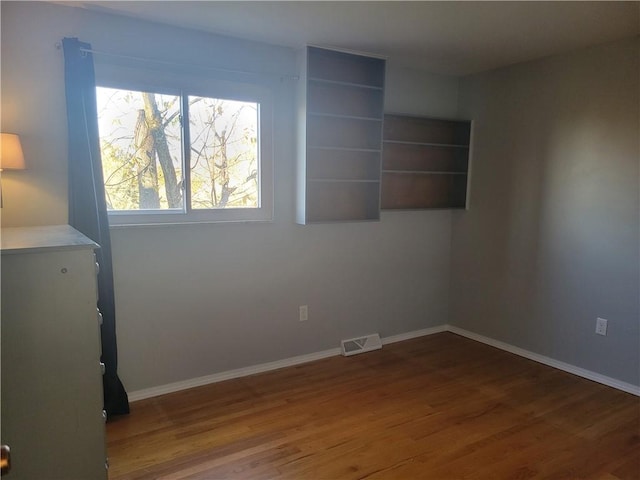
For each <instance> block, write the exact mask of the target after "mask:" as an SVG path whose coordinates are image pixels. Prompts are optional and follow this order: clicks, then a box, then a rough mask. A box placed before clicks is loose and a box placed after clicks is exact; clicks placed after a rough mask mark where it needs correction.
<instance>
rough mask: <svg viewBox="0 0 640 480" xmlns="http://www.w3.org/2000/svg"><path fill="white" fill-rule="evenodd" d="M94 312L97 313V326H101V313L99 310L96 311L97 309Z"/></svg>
mask: <svg viewBox="0 0 640 480" xmlns="http://www.w3.org/2000/svg"><path fill="white" fill-rule="evenodd" d="M96 311H97V312H98V313H97V316H98V325H99V326H102V322H103V318H102V312H101V311H100V310H98V309H97V308H96Z"/></svg>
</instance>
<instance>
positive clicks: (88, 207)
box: [62, 38, 129, 416]
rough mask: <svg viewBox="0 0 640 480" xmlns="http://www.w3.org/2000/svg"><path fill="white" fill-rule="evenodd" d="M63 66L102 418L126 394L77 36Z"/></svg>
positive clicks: (123, 405) (92, 117)
mask: <svg viewBox="0 0 640 480" xmlns="http://www.w3.org/2000/svg"><path fill="white" fill-rule="evenodd" d="M62 46H63V49H64V63H65V92H66V97H67V123H68V127H69V224H70V225H71V226H72V227H74V228H76V229H77V230H79V231H81V232H82V233H84V234H85V235H86V236H87V237H89V238H91V239H92V240H93V241H95V242H97V243H98V244H99V245H100V247H101V248H99V249H98V250H97V252H96V255H97V258H98V263H99V264H100V272H99V274H98V295H99V299H98V308H99V309H100V312H101V313H102V317H103V323H102V327H101V332H102V362H103V363H104V364H105V367H106V368H105V374H104V376H103V379H102V381H103V385H104V409H105V410H106V411H107V415H109V416H111V415H119V414H125V413H129V399H128V397H127V392H126V391H125V389H124V386H123V385H122V382H121V381H120V379H119V378H118V373H117V370H118V351H117V347H116V315H115V302H114V295H113V267H112V264H111V238H110V236H109V222H108V219H107V206H106V201H105V196H104V181H103V177H102V160H101V158H100V139H99V135H98V114H97V107H96V81H95V73H94V69H93V56H92V55H91V53H89V52H86V51H83V50H90V49H91V45H89V44H88V43H83V42H80V41H78V39H77V38H65V39H63V41H62Z"/></svg>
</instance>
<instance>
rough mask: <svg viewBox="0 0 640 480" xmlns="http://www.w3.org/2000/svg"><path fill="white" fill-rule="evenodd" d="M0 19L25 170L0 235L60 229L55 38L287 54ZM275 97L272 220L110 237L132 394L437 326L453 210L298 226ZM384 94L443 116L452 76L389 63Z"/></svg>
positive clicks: (209, 57)
mask: <svg viewBox="0 0 640 480" xmlns="http://www.w3.org/2000/svg"><path fill="white" fill-rule="evenodd" d="M1 8H2V57H1V58H2V112H3V115H2V129H3V131H14V132H16V133H19V134H21V135H22V137H23V142H24V150H25V155H26V157H27V162H28V163H29V170H28V171H26V172H18V173H15V174H13V175H7V176H6V178H3V181H4V180H6V182H5V185H6V190H5V208H4V209H3V211H2V215H3V217H2V223H3V225H4V226H15V225H38V224H53V223H66V221H67V214H66V202H67V197H66V168H67V166H66V135H67V132H66V116H65V115H66V114H65V106H64V85H63V59H62V53H61V52H60V51H59V50H56V49H55V48H54V44H55V43H56V42H59V41H60V40H61V39H62V37H64V36H77V37H79V38H80V39H81V40H83V41H87V42H90V43H91V44H92V46H93V48H94V49H96V50H104V51H110V52H115V53H127V54H130V55H139V56H144V57H160V58H166V59H169V60H171V59H174V60H176V61H180V62H182V63H201V64H209V65H217V66H226V67H231V68H240V69H250V70H257V71H270V72H273V71H276V72H284V73H293V72H294V69H295V52H294V51H293V50H289V49H285V48H279V47H274V46H268V45H263V44H256V43H251V42H245V41H241V40H234V39H230V38H224V37H218V36H213V35H208V34H204V33H198V32H194V31H188V30H180V29H176V28H171V27H166V26H160V25H156V24H152V23H146V22H139V21H135V20H132V19H126V18H119V17H115V16H110V15H106V14H100V13H91V12H87V11H82V10H79V9H72V8H69V7H63V6H56V5H50V4H38V3H27V2H18V3H14V2H2V4H1ZM96 60H97V61H100V59H99V57H96ZM99 69H100V67H99V66H98V70H99ZM274 88H275V91H274V94H275V99H276V102H275V103H276V111H275V142H274V144H275V152H274V153H275V155H274V158H275V220H274V222H273V223H268V224H235V225H229V224H225V225H221V224H218V225H191V226H187V225H182V226H165V227H137V228H136V227H130V228H120V229H114V230H112V241H113V255H114V271H115V283H116V302H117V316H118V343H119V354H120V373H121V377H122V379H123V382H124V383H125V385H126V387H127V388H128V389H129V390H130V391H136V390H140V389H145V388H150V387H154V386H160V385H164V384H167V383H172V382H177V381H182V380H188V379H191V378H195V377H199V376H204V375H209V374H213V373H217V372H222V371H225V370H229V369H234V368H240V367H245V366H250V365H254V364H258V363H263V362H268V361H273V360H278V359H283V358H287V357H291V356H295V355H301V354H307V353H313V352H316V351H321V350H325V349H329V348H335V347H337V346H339V340H340V339H342V338H347V337H351V336H355V335H360V334H366V333H372V332H379V333H380V334H381V335H382V336H389V335H394V334H399V333H404V332H410V331H413V330H417V329H422V328H427V327H430V326H436V325H442V324H444V323H446V322H447V319H448V303H449V300H448V288H449V267H450V266H449V249H450V239H451V238H450V235H451V213H450V212H447V211H437V212H393V213H384V214H383V215H382V221H380V222H376V223H360V224H334V225H312V226H299V225H296V224H295V223H294V199H295V196H294V173H295V158H294V151H295V136H294V135H295V134H294V130H295V124H294V115H293V112H294V105H293V98H294V94H293V89H294V84H293V83H288V82H283V83H280V82H276V86H275V87H274ZM387 88H388V91H387V95H388V96H387V110H389V111H396V112H403V111H404V112H407V113H416V114H426V115H435V116H444V117H453V116H455V113H456V109H457V88H458V82H457V80H456V79H453V78H447V77H440V76H437V75H429V74H424V73H419V72H415V71H411V70H406V69H400V68H396V67H395V66H394V65H393V61H390V62H389V74H388V80H387ZM301 304H308V305H309V321H307V322H304V323H300V322H298V305H301Z"/></svg>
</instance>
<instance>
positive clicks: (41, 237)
mask: <svg viewBox="0 0 640 480" xmlns="http://www.w3.org/2000/svg"><path fill="white" fill-rule="evenodd" d="M0 240H1V244H2V255H10V254H18V253H39V252H45V251H52V250H74V249H92V250H93V249H96V248H99V245H98V244H97V243H95V242H94V241H93V240H91V239H89V238H88V237H86V236H85V235H83V234H82V233H80V232H79V231H77V230H76V229H75V228H73V227H71V226H69V225H48V226H42V227H12V228H3V229H2V230H0Z"/></svg>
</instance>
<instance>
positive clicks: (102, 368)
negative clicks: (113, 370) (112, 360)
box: [100, 362, 107, 375]
mask: <svg viewBox="0 0 640 480" xmlns="http://www.w3.org/2000/svg"><path fill="white" fill-rule="evenodd" d="M106 369H107V367H105V365H104V363H102V362H100V371H101V372H102V375H104V372H105V371H106Z"/></svg>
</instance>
